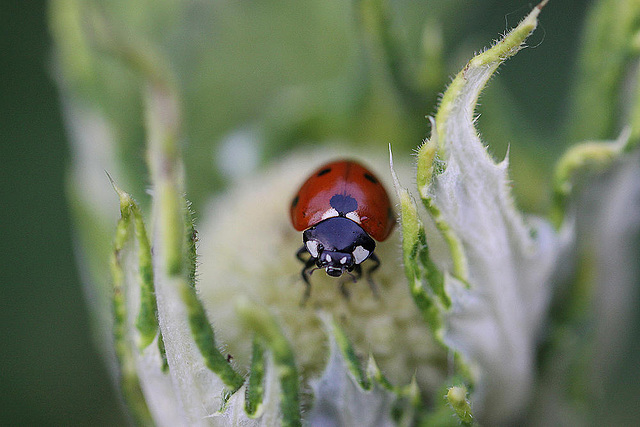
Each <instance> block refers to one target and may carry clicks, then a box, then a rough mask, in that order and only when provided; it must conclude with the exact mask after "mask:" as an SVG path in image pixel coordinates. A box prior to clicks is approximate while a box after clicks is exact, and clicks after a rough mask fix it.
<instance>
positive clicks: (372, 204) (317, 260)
mask: <svg viewBox="0 0 640 427" xmlns="http://www.w3.org/2000/svg"><path fill="white" fill-rule="evenodd" d="M290 214H291V222H292V224H293V227H294V228H295V229H296V230H298V231H304V232H303V233H302V241H303V246H302V247H301V248H300V250H298V252H297V254H296V256H297V257H298V259H299V260H300V261H301V262H302V263H304V267H303V268H302V279H303V280H304V282H305V286H306V289H305V294H304V297H303V300H302V302H303V303H304V302H305V301H306V300H307V299H308V298H309V295H310V294H311V283H310V281H309V275H310V274H311V273H313V271H315V270H317V269H320V268H324V269H325V271H326V272H327V274H328V275H329V276H332V277H340V276H341V275H342V274H344V273H345V272H347V273H348V274H349V275H350V276H351V277H352V279H353V281H354V282H356V281H357V280H358V279H360V277H362V267H361V264H362V263H363V262H364V261H365V260H367V259H370V260H371V261H372V262H373V265H372V266H371V267H370V268H369V269H368V270H367V271H366V278H367V281H368V282H369V286H370V287H371V290H372V291H373V293H374V295H377V291H376V287H375V284H374V282H373V281H372V280H371V273H372V272H373V271H374V270H376V269H377V268H378V267H379V266H380V260H379V259H378V257H377V256H376V255H375V254H374V253H373V251H374V249H375V247H376V242H375V240H377V241H383V240H385V239H386V238H387V237H388V236H389V234H390V233H391V230H392V229H393V227H394V225H395V214H394V212H393V209H392V208H391V202H390V200H389V196H388V195H387V192H386V191H385V189H384V187H383V186H382V184H381V183H380V181H379V180H378V178H376V176H375V175H374V174H373V173H372V172H371V171H369V170H368V169H367V168H365V167H364V166H362V165H361V164H360V163H357V162H355V161H352V160H337V161H333V162H330V163H327V164H325V165H323V166H321V167H320V168H318V169H317V170H316V171H315V172H314V173H313V174H311V176H310V177H309V178H308V179H307V180H306V181H305V183H304V184H302V187H300V190H299V191H298V193H297V194H296V196H295V197H294V198H293V201H292V202H291V209H290ZM374 239H375V240H374ZM306 253H308V254H309V255H310V257H309V258H308V259H307V258H306V256H305V254H306ZM314 266H315V267H314ZM352 271H354V272H355V275H354V274H352V273H351V272H352ZM341 289H342V292H343V294H344V295H345V296H348V294H347V292H346V289H345V288H344V283H343V284H342V286H341Z"/></svg>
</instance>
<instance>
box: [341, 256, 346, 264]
mask: <svg viewBox="0 0 640 427" xmlns="http://www.w3.org/2000/svg"><path fill="white" fill-rule="evenodd" d="M346 263H347V257H346V256H343V257H342V258H340V264H346Z"/></svg>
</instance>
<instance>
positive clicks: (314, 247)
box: [307, 240, 318, 258]
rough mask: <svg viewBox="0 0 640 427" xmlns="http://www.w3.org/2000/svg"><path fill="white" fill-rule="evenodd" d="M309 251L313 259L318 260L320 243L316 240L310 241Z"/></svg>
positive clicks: (308, 244)
mask: <svg viewBox="0 0 640 427" xmlns="http://www.w3.org/2000/svg"><path fill="white" fill-rule="evenodd" d="M307 251H309V253H310V254H311V256H312V257H314V258H318V242H316V241H315V240H308V241H307Z"/></svg>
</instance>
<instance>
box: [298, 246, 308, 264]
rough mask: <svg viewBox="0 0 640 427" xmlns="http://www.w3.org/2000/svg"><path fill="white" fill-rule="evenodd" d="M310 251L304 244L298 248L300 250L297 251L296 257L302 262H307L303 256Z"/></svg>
mask: <svg viewBox="0 0 640 427" xmlns="http://www.w3.org/2000/svg"><path fill="white" fill-rule="evenodd" d="M308 253H309V252H308V251H307V247H306V246H304V245H302V246H301V247H300V249H298V252H296V258H298V259H299V260H300V262H302V263H304V264H306V263H307V260H306V259H305V257H303V255H304V254H308Z"/></svg>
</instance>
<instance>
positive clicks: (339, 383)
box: [306, 333, 396, 427]
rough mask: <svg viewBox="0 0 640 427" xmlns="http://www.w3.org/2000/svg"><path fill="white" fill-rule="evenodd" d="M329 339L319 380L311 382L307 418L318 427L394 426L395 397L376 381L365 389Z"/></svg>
mask: <svg viewBox="0 0 640 427" xmlns="http://www.w3.org/2000/svg"><path fill="white" fill-rule="evenodd" d="M329 335H330V339H329V342H330V356H329V362H328V364H327V367H326V369H325V371H324V373H323V375H322V377H321V378H319V379H317V380H313V381H311V387H312V388H313V393H314V400H313V407H312V408H311V411H310V412H309V414H308V416H307V417H306V418H307V420H308V421H309V425H311V426H314V427H315V426H318V427H343V426H344V427H348V426H361V427H387V426H395V423H394V422H393V420H392V419H391V408H392V405H393V402H394V401H395V399H396V396H395V395H394V394H393V393H392V392H391V391H389V390H386V389H385V388H383V387H382V386H381V385H380V384H378V383H377V382H376V381H375V380H372V381H371V387H370V389H369V390H366V389H364V388H363V387H362V386H361V384H360V383H359V382H358V380H357V379H356V378H354V376H353V374H352V373H351V372H350V371H349V369H348V367H347V362H346V360H345V357H344V355H343V354H342V352H341V350H340V348H339V347H338V344H337V343H336V339H335V337H334V336H333V334H332V333H330V334H329Z"/></svg>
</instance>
